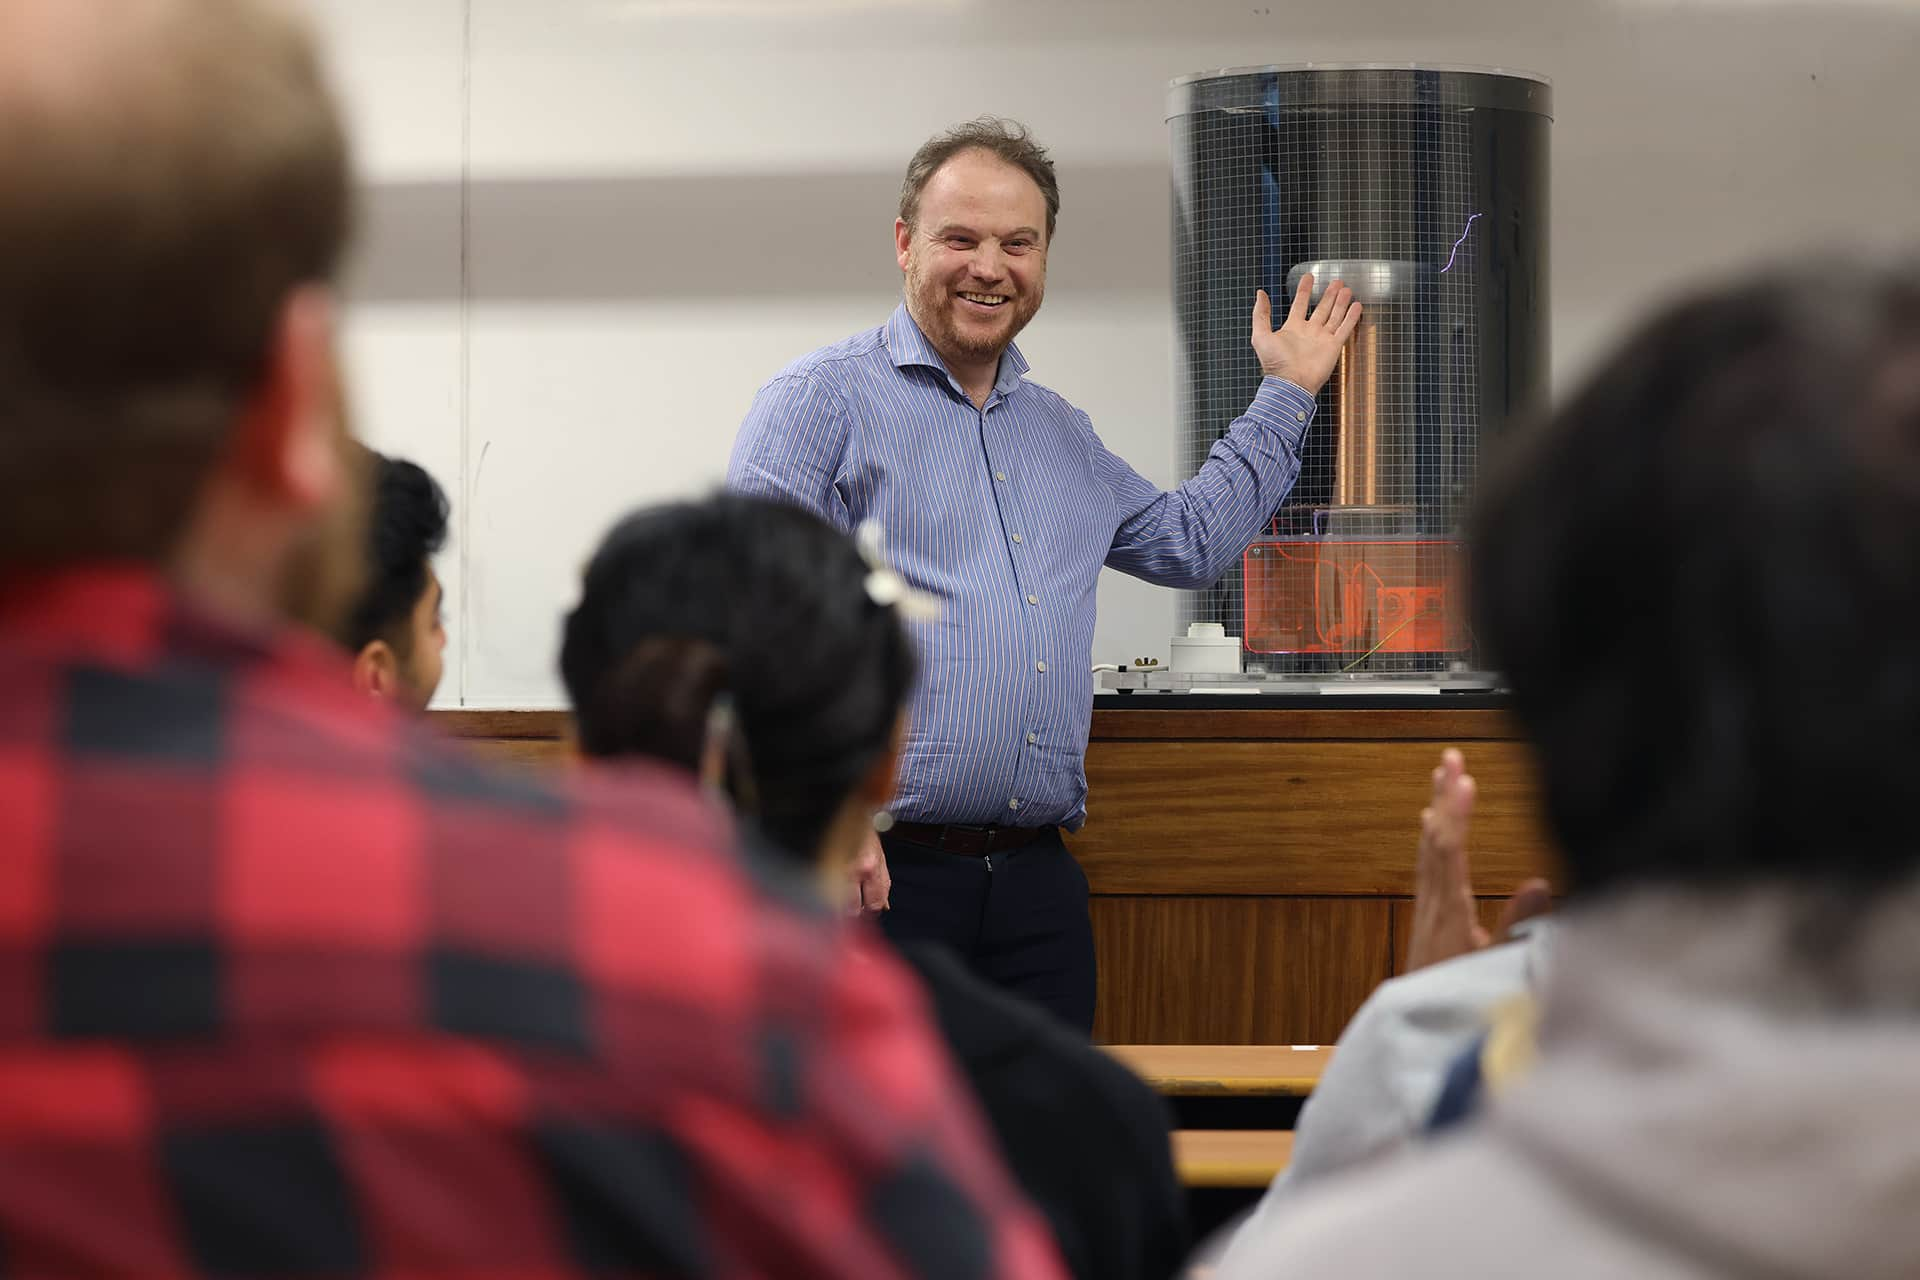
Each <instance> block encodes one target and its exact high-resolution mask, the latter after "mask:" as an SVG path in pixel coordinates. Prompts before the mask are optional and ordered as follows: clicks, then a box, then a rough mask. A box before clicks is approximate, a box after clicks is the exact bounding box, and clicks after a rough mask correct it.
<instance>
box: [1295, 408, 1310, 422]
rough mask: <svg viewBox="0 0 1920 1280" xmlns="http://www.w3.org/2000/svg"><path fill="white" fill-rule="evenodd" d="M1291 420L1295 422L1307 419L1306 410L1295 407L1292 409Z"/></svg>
mask: <svg viewBox="0 0 1920 1280" xmlns="http://www.w3.org/2000/svg"><path fill="white" fill-rule="evenodd" d="M1293 420H1294V421H1295V422H1305V421H1306V420H1307V414H1306V410H1304V409H1296V410H1294V412H1293Z"/></svg>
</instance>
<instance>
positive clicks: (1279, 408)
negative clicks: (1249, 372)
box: [1244, 378, 1317, 449]
mask: <svg viewBox="0 0 1920 1280" xmlns="http://www.w3.org/2000/svg"><path fill="white" fill-rule="evenodd" d="M1316 407H1317V406H1316V405H1315V404H1314V400H1313V397H1312V396H1311V395H1309V394H1308V393H1307V389H1306V388H1305V387H1303V386H1300V385H1299V384H1298V383H1293V382H1288V381H1287V380H1286V379H1285V378H1262V379H1261V380H1260V390H1259V391H1258V392H1257V393H1256V394H1255V395H1254V397H1253V403H1252V404H1250V405H1248V406H1247V412H1246V414H1245V415H1244V416H1245V417H1248V418H1251V419H1252V420H1253V421H1255V422H1257V423H1259V424H1260V425H1261V426H1263V427H1268V428H1270V429H1272V430H1274V431H1278V432H1279V433H1280V434H1281V435H1282V436H1283V437H1285V439H1286V442H1287V444H1288V446H1289V447H1290V448H1293V449H1298V448H1299V447H1300V441H1301V439H1302V438H1304V437H1305V436H1306V434H1307V427H1308V426H1309V425H1310V424H1311V423H1312V422H1313V415H1314V411H1315V408H1316Z"/></svg>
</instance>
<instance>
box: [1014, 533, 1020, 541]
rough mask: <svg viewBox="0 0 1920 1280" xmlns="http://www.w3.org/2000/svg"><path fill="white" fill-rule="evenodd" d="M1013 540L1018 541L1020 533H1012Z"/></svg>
mask: <svg viewBox="0 0 1920 1280" xmlns="http://www.w3.org/2000/svg"><path fill="white" fill-rule="evenodd" d="M1013 540H1014V541H1015V542H1018V541H1020V535H1019V534H1017V533H1016V534H1014V535H1013Z"/></svg>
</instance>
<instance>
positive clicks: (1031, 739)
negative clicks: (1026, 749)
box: [1027, 733, 1040, 744]
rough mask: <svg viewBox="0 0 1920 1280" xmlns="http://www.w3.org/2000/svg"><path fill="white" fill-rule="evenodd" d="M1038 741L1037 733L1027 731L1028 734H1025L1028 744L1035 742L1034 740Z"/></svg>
mask: <svg viewBox="0 0 1920 1280" xmlns="http://www.w3.org/2000/svg"><path fill="white" fill-rule="evenodd" d="M1038 741H1040V735H1039V734H1037V733H1029V734H1028V735H1027V742H1028V743H1029V744H1032V743H1035V742H1038Z"/></svg>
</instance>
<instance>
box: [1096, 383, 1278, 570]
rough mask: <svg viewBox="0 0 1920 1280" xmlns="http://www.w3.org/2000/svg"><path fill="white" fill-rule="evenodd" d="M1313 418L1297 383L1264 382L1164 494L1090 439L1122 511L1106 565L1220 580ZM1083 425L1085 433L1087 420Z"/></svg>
mask: <svg viewBox="0 0 1920 1280" xmlns="http://www.w3.org/2000/svg"><path fill="white" fill-rule="evenodd" d="M1313 414H1314V402H1313V397H1312V396H1310V395H1308V394H1307V392H1306V391H1305V390H1304V389H1302V388H1301V387H1298V386H1295V385H1294V384H1293V383H1291V382H1287V381H1285V380H1284V379H1280V378H1267V379H1265V380H1263V381H1262V382H1261V383H1260V390H1259V392H1258V394H1256V395H1255V396H1254V398H1253V403H1252V404H1250V405H1248V406H1247V411H1246V412H1245V413H1244V414H1242V415H1241V416H1240V417H1239V418H1237V419H1236V420H1235V421H1234V423H1233V425H1232V426H1231V427H1229V428H1228V429H1227V433H1226V434H1225V435H1224V436H1222V437H1221V438H1220V439H1219V440H1218V441H1216V442H1215V443H1214V446H1213V448H1212V449H1211V450H1209V451H1208V454H1207V461H1206V463H1205V465H1203V466H1202V467H1201V468H1200V471H1199V473H1198V474H1197V475H1195V476H1194V477H1193V479H1191V480H1189V481H1187V482H1186V483H1185V484H1183V485H1181V486H1180V487H1179V488H1177V489H1168V490H1162V489H1160V488H1159V487H1158V486H1157V485H1155V484H1153V483H1152V482H1151V481H1149V480H1148V479H1147V478H1146V477H1144V476H1142V475H1141V474H1140V473H1139V472H1137V471H1135V470H1134V469H1133V468H1132V467H1130V466H1128V465H1127V464H1126V463H1125V462H1124V461H1122V460H1121V459H1120V458H1119V457H1118V456H1116V455H1115V454H1114V453H1113V452H1112V451H1111V450H1109V449H1108V448H1107V447H1106V446H1105V445H1104V444H1102V443H1101V442H1100V439H1099V437H1098V436H1093V466H1094V474H1095V475H1096V476H1098V477H1099V479H1100V481H1101V482H1102V483H1103V484H1105V485H1106V487H1107V492H1108V493H1109V494H1111V495H1112V497H1113V500H1114V504H1115V506H1116V508H1117V510H1118V513H1119V516H1120V523H1119V527H1118V529H1117V530H1116V531H1115V533H1114V536H1113V546H1112V547H1111V549H1110V550H1109V551H1108V552H1107V565H1108V567H1109V568H1114V569H1118V570H1120V571H1121V572H1122V573H1130V574H1132V575H1133V576H1134V577H1136V578H1144V579H1146V580H1147V581H1148V582H1154V583H1158V584H1159V585H1161V586H1163V587H1184V588H1188V589H1198V588H1202V587H1208V586H1211V585H1213V584H1214V583H1215V582H1217V581H1219V580H1220V577H1221V575H1223V574H1224V573H1226V571H1227V570H1228V569H1229V568H1231V567H1232V565H1233V562H1234V561H1235V560H1237V559H1239V557H1240V555H1241V554H1242V553H1243V552H1244V551H1245V550H1246V549H1247V544H1248V543H1249V542H1251V541H1253V539H1254V538H1255V537H1256V536H1257V535H1258V534H1259V532H1260V530H1261V528H1262V527H1263V526H1264V525H1265V524H1266V523H1267V521H1268V519H1269V518H1270V517H1271V516H1272V515H1273V513H1274V511H1275V510H1276V509H1278V507H1279V506H1280V504H1281V503H1282V502H1284V501H1285V500H1286V496H1287V494H1288V493H1289V492H1291V491H1292V489H1293V482H1294V481H1295V480H1296V479H1297V478H1299V475H1300V442H1301V441H1302V440H1303V439H1305V438H1306V434H1307V427H1308V426H1309V425H1310V424H1311V423H1312V421H1313ZM1086 429H1087V431H1088V433H1089V435H1091V434H1092V432H1093V425H1092V423H1091V422H1088V423H1087V428H1086Z"/></svg>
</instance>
